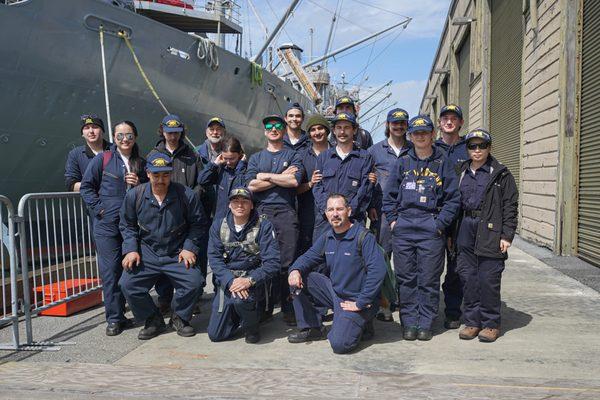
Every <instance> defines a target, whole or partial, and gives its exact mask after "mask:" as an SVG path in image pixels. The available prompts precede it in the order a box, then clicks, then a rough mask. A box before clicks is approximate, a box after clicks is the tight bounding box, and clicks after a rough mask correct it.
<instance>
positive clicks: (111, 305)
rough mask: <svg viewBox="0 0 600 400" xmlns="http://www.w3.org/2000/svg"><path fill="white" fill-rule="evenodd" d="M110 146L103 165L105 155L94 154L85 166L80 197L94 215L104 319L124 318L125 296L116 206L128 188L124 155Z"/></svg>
mask: <svg viewBox="0 0 600 400" xmlns="http://www.w3.org/2000/svg"><path fill="white" fill-rule="evenodd" d="M116 149H117V148H116V146H114V145H113V146H112V147H111V149H110V150H109V151H110V152H111V158H110V161H109V162H108V164H107V165H106V167H105V168H103V161H104V155H103V153H100V154H98V155H96V156H95V157H94V158H93V159H92V161H91V162H90V165H89V166H88V168H87V170H86V171H85V174H84V175H83V180H82V181H81V189H80V191H81V197H82V198H83V201H84V202H85V203H86V205H87V207H88V209H89V211H90V215H91V216H92V218H93V227H94V241H95V243H96V252H97V254H98V269H99V270H100V278H101V279H102V292H103V293H104V309H105V313H106V321H107V322H109V323H112V322H123V321H125V316H124V310H125V298H124V297H123V293H122V292H121V289H120V288H119V278H120V277H121V273H122V271H123V267H122V265H121V261H122V256H121V243H122V242H123V239H122V238H121V233H120V232H119V210H120V209H121V205H122V204H123V198H124V197H125V193H126V192H127V184H126V183H125V173H126V172H127V170H126V168H125V164H124V162H123V159H122V158H121V156H120V155H119V153H118V152H117V150H116ZM145 165H146V162H145V161H144V160H142V163H141V165H140V168H139V170H138V171H137V174H138V178H139V181H140V182H145V181H147V180H148V177H147V176H146V174H145V173H144V172H143V171H144V170H145V168H146V166H145Z"/></svg>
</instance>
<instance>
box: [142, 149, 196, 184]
mask: <svg viewBox="0 0 600 400" xmlns="http://www.w3.org/2000/svg"><path fill="white" fill-rule="evenodd" d="M156 152H161V153H163V154H166V155H168V156H169V157H172V158H173V172H172V174H171V180H172V181H173V182H177V183H181V184H182V185H184V186H187V187H189V188H192V189H195V188H196V185H197V184H198V183H197V182H198V175H199V174H200V171H202V168H203V167H204V165H203V164H202V160H201V159H200V157H199V156H198V153H196V150H194V149H192V148H191V147H190V146H188V145H187V143H185V142H183V140H182V141H180V142H179V147H177V150H175V153H173V154H171V152H170V151H169V150H167V148H166V146H165V140H164V139H162V140H160V141H159V142H158V143H157V144H156V146H155V147H154V149H152V150H151V151H150V153H148V157H150V154H153V153H156ZM148 157H146V158H148Z"/></svg>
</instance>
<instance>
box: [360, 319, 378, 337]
mask: <svg viewBox="0 0 600 400" xmlns="http://www.w3.org/2000/svg"><path fill="white" fill-rule="evenodd" d="M373 336H375V328H374V327H373V320H371V321H368V322H367V323H366V324H365V326H364V328H363V333H362V336H361V338H360V340H371V339H373Z"/></svg>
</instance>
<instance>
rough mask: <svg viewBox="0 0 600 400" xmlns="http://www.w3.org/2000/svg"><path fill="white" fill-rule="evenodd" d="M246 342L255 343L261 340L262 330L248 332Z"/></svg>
mask: <svg viewBox="0 0 600 400" xmlns="http://www.w3.org/2000/svg"><path fill="white" fill-rule="evenodd" d="M245 340H246V343H250V344H254V343H258V342H259V341H260V332H258V331H256V332H246V338H245Z"/></svg>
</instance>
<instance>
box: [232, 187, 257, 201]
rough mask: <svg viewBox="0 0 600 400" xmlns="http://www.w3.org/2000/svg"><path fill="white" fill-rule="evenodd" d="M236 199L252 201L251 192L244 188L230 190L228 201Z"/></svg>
mask: <svg viewBox="0 0 600 400" xmlns="http://www.w3.org/2000/svg"><path fill="white" fill-rule="evenodd" d="M236 197H242V198H244V199H248V200H252V192H251V191H249V190H248V189H246V188H245V187H238V188H234V189H232V190H231V193H229V200H232V199H234V198H236Z"/></svg>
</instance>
